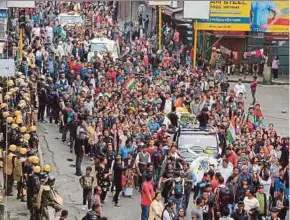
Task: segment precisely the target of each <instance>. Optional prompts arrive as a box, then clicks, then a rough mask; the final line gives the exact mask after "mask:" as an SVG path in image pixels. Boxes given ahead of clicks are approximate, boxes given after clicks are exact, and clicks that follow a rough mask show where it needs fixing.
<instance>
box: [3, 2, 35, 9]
mask: <svg viewBox="0 0 290 220" xmlns="http://www.w3.org/2000/svg"><path fill="white" fill-rule="evenodd" d="M34 7H35V1H7V8H34Z"/></svg>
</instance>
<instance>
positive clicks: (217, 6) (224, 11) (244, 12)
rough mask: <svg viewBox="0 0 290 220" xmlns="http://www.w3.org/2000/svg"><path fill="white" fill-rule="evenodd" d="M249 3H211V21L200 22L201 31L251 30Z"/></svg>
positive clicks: (203, 20) (202, 20) (201, 20)
mask: <svg viewBox="0 0 290 220" xmlns="http://www.w3.org/2000/svg"><path fill="white" fill-rule="evenodd" d="M250 9H251V2H249V1H211V2H210V14H209V19H200V20H198V24H197V28H198V29H200V30H221V31H222V30H223V31H225V30H231V31H249V30H250V26H249V24H250V16H249V15H250Z"/></svg>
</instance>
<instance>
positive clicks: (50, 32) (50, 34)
mask: <svg viewBox="0 0 290 220" xmlns="http://www.w3.org/2000/svg"><path fill="white" fill-rule="evenodd" d="M45 31H46V38H48V37H50V39H51V40H53V28H52V27H51V25H48V26H46V27H45Z"/></svg>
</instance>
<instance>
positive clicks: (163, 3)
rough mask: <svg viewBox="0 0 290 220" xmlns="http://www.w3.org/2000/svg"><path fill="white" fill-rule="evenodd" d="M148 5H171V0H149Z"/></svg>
mask: <svg viewBox="0 0 290 220" xmlns="http://www.w3.org/2000/svg"><path fill="white" fill-rule="evenodd" d="M148 5H151V6H153V5H157V6H160V5H171V1H154V0H149V1H148Z"/></svg>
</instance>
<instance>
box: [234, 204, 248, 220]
mask: <svg viewBox="0 0 290 220" xmlns="http://www.w3.org/2000/svg"><path fill="white" fill-rule="evenodd" d="M231 217H232V218H233V219H234V220H247V219H248V215H247V212H246V211H245V209H244V202H243V201H239V202H238V208H237V209H236V210H235V211H234V213H233V214H232V216H231Z"/></svg>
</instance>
